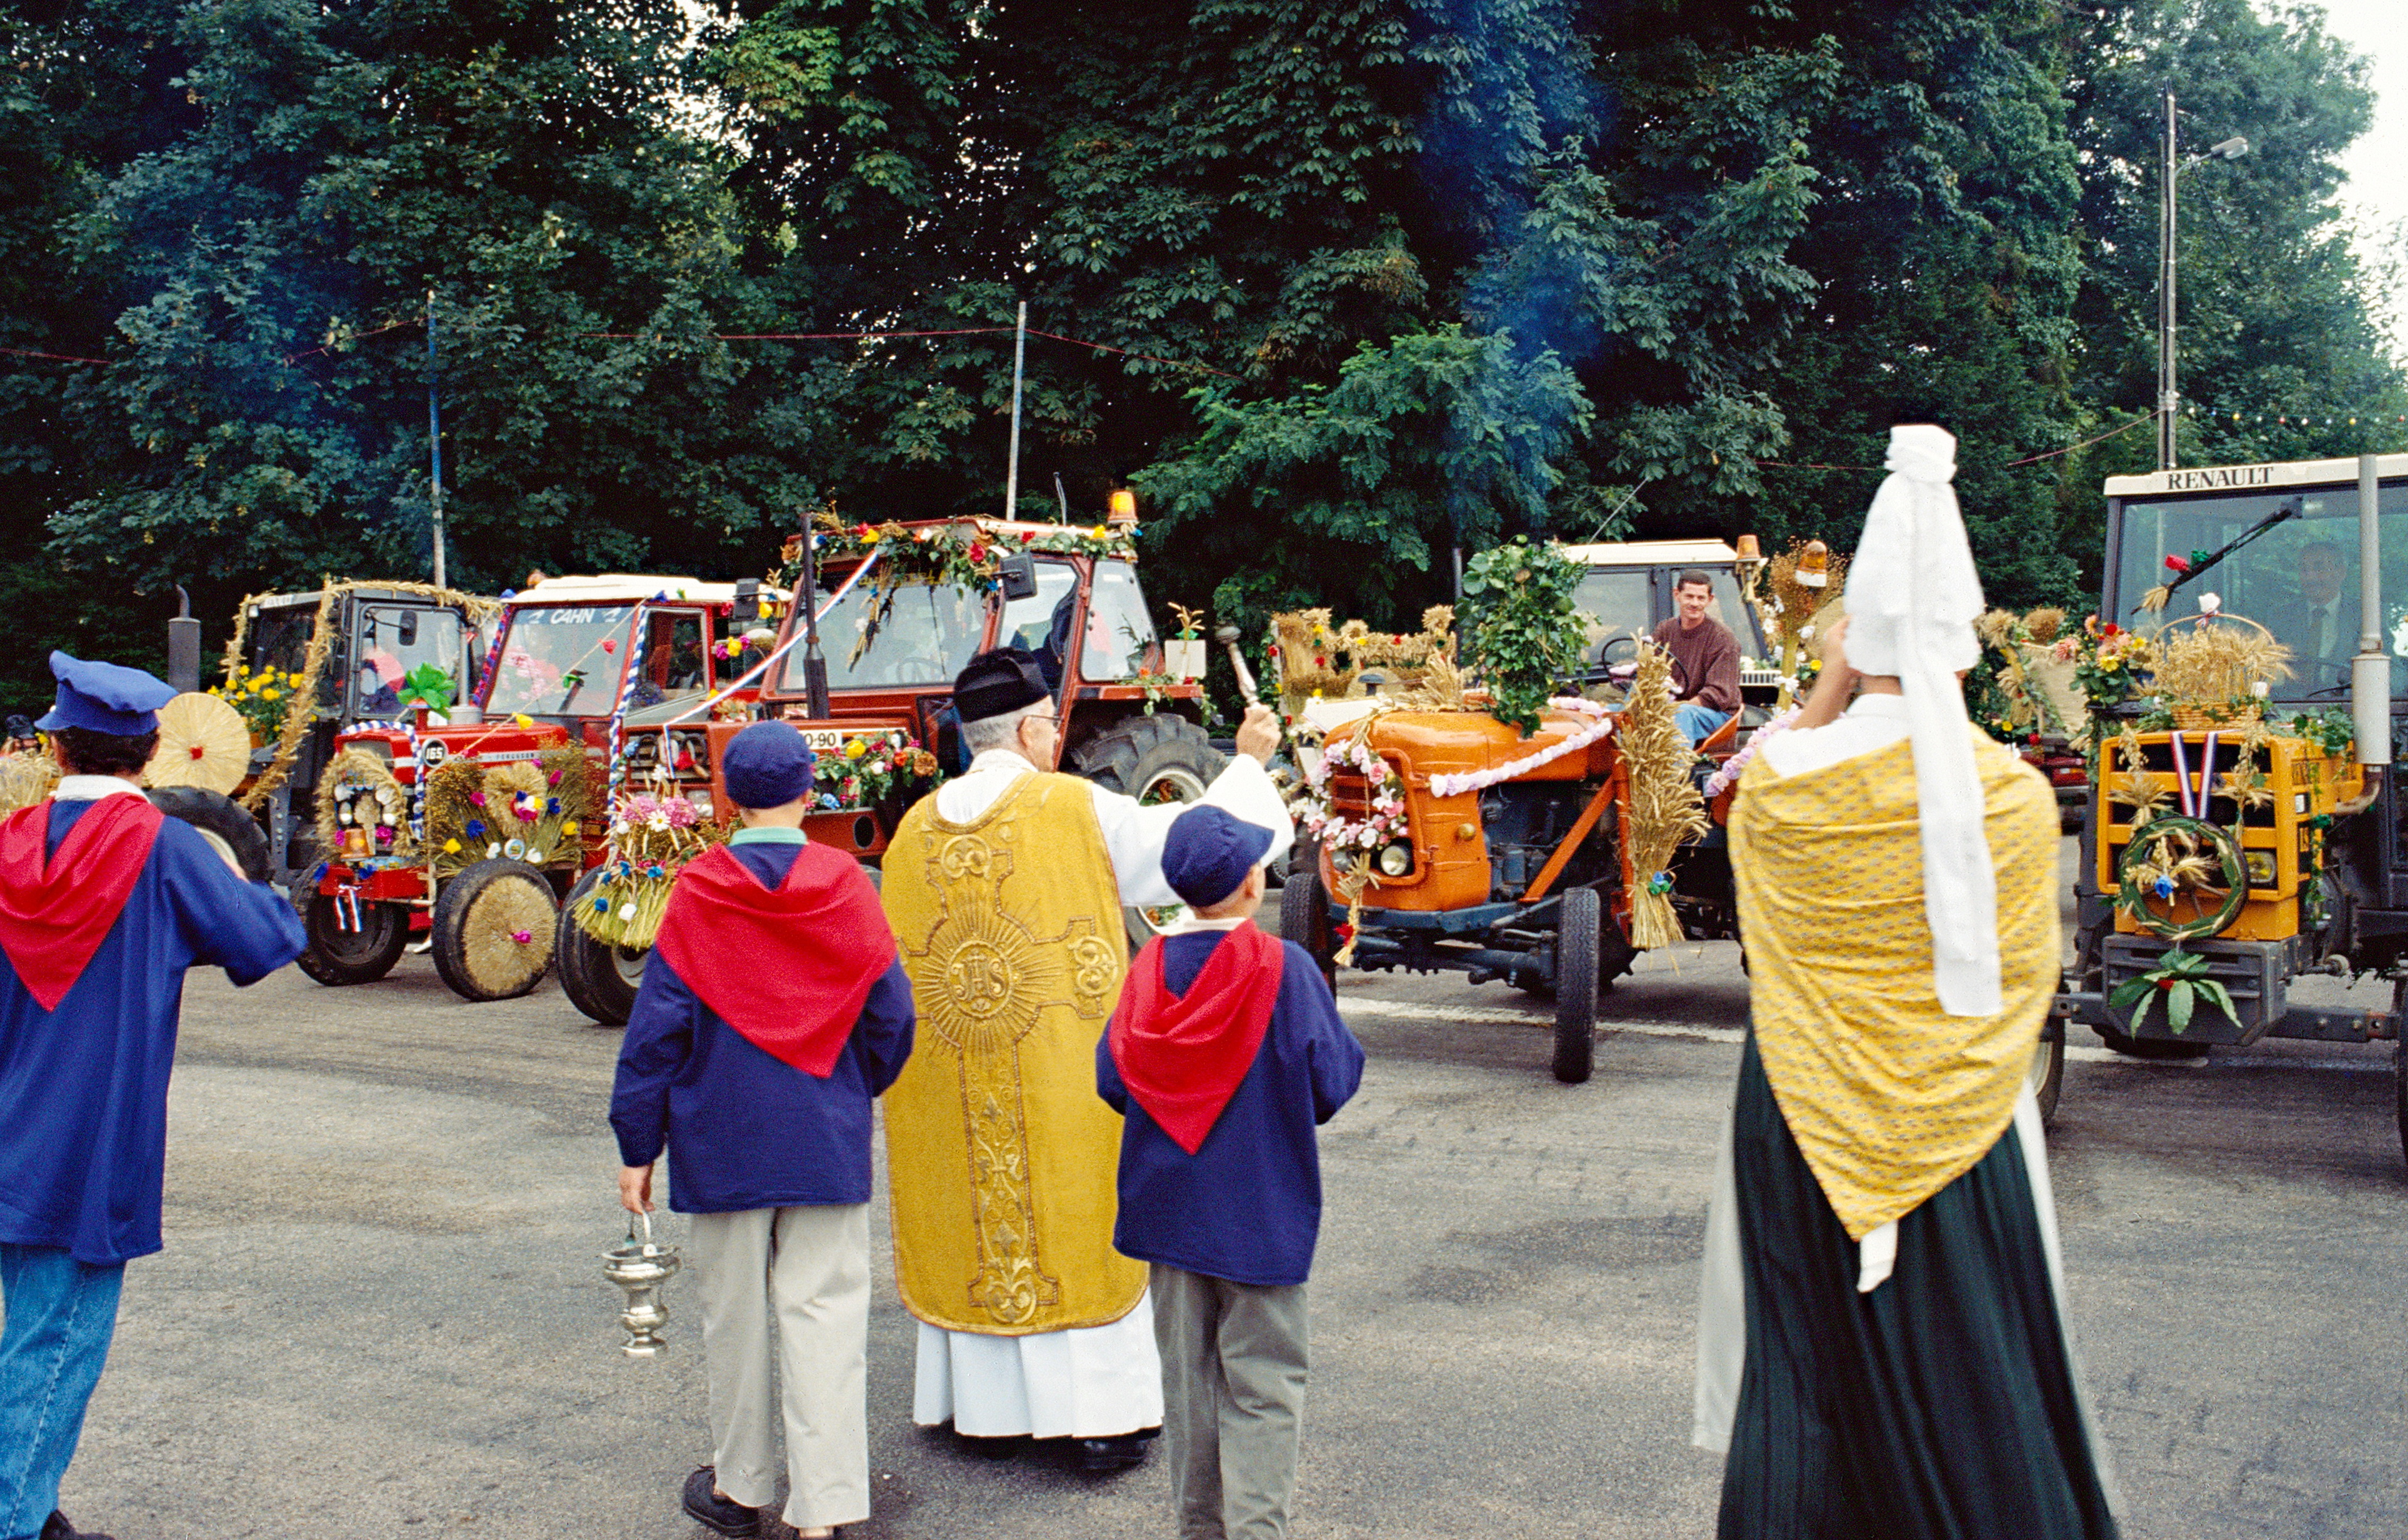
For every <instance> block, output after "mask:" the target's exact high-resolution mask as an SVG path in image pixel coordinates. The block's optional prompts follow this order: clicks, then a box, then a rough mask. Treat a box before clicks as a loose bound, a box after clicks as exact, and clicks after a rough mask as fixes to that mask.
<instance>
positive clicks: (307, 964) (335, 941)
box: [294, 893, 409, 988]
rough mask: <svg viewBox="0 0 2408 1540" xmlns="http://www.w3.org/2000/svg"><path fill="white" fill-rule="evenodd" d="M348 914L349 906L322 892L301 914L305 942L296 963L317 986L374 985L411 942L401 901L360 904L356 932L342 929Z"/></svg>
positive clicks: (348, 916)
mask: <svg viewBox="0 0 2408 1540" xmlns="http://www.w3.org/2000/svg"><path fill="white" fill-rule="evenodd" d="M350 918H351V910H350V908H349V906H343V907H339V908H338V907H337V905H336V902H335V900H333V899H331V898H328V897H326V896H325V895H324V894H322V893H316V894H312V895H310V898H309V906H308V908H306V909H304V910H303V911H302V912H301V928H302V930H303V931H304V932H306V933H307V934H308V937H309V944H308V946H307V947H304V948H301V955H300V956H299V957H297V958H294V962H296V963H298V964H299V965H300V969H301V971H302V972H303V973H305V974H308V976H309V977H312V978H314V979H316V980H317V981H318V982H319V983H321V984H325V985H329V986H334V987H337V988H338V987H340V986H342V985H345V984H373V983H375V982H376V981H377V980H378V979H380V978H382V977H384V976H385V975H387V974H389V973H391V972H393V965H394V963H396V962H400V961H401V951H402V948H405V947H407V946H409V909H408V908H406V907H404V906H403V905H399V904H376V903H363V904H361V905H359V929H358V930H355V931H351V930H345V929H344V928H343V926H344V922H345V921H346V920H349V919H350Z"/></svg>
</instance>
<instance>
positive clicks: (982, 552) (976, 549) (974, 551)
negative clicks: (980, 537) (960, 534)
mask: <svg viewBox="0 0 2408 1540" xmlns="http://www.w3.org/2000/svg"><path fill="white" fill-rule="evenodd" d="M970 560H971V561H973V562H983V561H985V560H986V548H985V547H984V546H982V545H980V544H979V543H978V542H977V541H975V540H973V541H971V542H970Z"/></svg>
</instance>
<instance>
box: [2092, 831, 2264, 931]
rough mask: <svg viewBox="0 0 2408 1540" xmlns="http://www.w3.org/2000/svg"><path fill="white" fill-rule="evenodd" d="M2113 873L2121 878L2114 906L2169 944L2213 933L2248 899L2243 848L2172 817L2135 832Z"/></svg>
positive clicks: (2220, 834)
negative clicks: (2162, 937)
mask: <svg viewBox="0 0 2408 1540" xmlns="http://www.w3.org/2000/svg"><path fill="white" fill-rule="evenodd" d="M2116 875H2117V876H2118V877H2120V878H2121V879H2122V880H2121V882H2120V884H2119V885H2118V888H2117V891H2116V895H2115V906H2116V907H2117V908H2119V909H2122V910H2123V911H2124V912H2125V913H2126V914H2128V915H2130V916H2131V917H2132V920H2133V921H2134V922H2135V923H2136V924H2138V925H2139V926H2140V927H2141V928H2142V929H2143V930H2144V931H2147V932H2149V933H2150V934H2153V935H2161V936H2164V937H2165V938H2166V939H2167V940H2169V941H2195V940H2198V939H2199V938H2200V937H2202V936H2210V935H2214V934H2216V933H2217V932H2218V931H2221V930H2223V929H2224V927H2226V926H2227V925H2229V924H2231V923H2232V917H2233V916H2235V915H2237V914H2239V913H2240V912H2241V905H2242V903H2243V900H2245V899H2246V898H2247V897H2248V896H2249V882H2248V877H2247V869H2246V868H2245V867H2244V866H2243V863H2242V860H2241V844H2240V842H2239V841H2238V840H2236V839H2234V838H2233V837H2232V833H2231V831H2230V830H2229V829H2225V828H2223V827H2221V826H2219V825H2216V824H2213V823H2209V822H2206V821H2204V820H2200V819H2194V818H2184V817H2181V816H2179V815H2177V814H2172V813H2160V814H2158V815H2157V817H2155V818H2153V819H2151V820H2149V821H2148V822H2147V823H2146V824H2144V825H2143V826H2142V827H2141V828H2139V829H2137V830H2135V831H2134V832H2133V834H2132V843H2131V844H2130V845H2129V846H2128V847H2127V848H2125V851H2124V859H2123V861H2122V863H2120V864H2119V865H2118V866H2117V868H2116Z"/></svg>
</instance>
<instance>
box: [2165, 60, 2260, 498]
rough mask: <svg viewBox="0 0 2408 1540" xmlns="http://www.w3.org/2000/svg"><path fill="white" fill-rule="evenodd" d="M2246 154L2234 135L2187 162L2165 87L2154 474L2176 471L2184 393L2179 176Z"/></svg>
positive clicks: (2241, 141) (2245, 147)
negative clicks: (2179, 337)
mask: <svg viewBox="0 0 2408 1540" xmlns="http://www.w3.org/2000/svg"><path fill="white" fill-rule="evenodd" d="M2248 153H2249V141H2248V140H2247V139H2246V138H2243V136H2242V135H2238V134H2236V135H2233V136H2232V137H2231V138H2229V139H2226V140H2223V141H2222V142H2220V143H2218V144H2214V145H2211V146H2209V147H2208V149H2207V150H2206V152H2205V153H2204V154H2199V155H2191V156H2187V157H2186V156H2185V155H2184V154H2183V153H2182V145H2181V140H2180V130H2179V126H2178V122H2177V114H2176V113H2175V111H2174V88H2173V87H2171V86H2168V87H2166V143H2165V188H2164V192H2162V193H2161V194H2160V196H2159V198H2158V200H2157V469H2159V470H2161V471H2170V470H2172V469H2173V468H2174V459H2175V453H2174V422H2175V419H2176V417H2177V416H2178V415H2179V414H2180V412H2181V410H2182V392H2180V391H2179V390H2177V389H2175V386H2174V338H2175V335H2176V327H2175V324H2174V298H2175V292H2176V289H2177V285H2176V283H2175V278H2176V269H2177V266H2178V259H2177V257H2176V255H2175V251H2176V248H2177V247H2178V246H2179V245H2180V244H2181V243H2180V241H2179V239H2178V238H2177V237H2179V236H2180V235H2181V234H2182V219H2181V214H2182V206H2181V203H2180V201H2179V198H2178V194H2179V192H2180V191H2181V182H2182V174H2183V173H2184V172H2186V171H2188V170H2189V169H2190V168H2191V167H2192V166H2195V165H2197V164H2199V163H2200V162H2201V161H2205V160H2213V159H2215V158H2217V157H2219V156H2220V157H2222V158H2223V159H2225V160H2228V161H2237V160H2239V159H2240V158H2241V157H2242V156H2243V155H2246V154H2248Z"/></svg>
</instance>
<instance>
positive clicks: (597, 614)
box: [485, 605, 636, 717]
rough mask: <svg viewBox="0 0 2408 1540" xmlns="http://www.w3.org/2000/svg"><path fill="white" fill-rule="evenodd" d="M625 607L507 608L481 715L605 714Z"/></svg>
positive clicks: (631, 609)
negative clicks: (505, 627)
mask: <svg viewBox="0 0 2408 1540" xmlns="http://www.w3.org/2000/svg"><path fill="white" fill-rule="evenodd" d="M635 613H636V609H635V606H633V605H595V606H579V607H570V606H561V607H559V608H546V609H521V610H514V611H512V612H511V614H510V616H509V621H508V624H509V633H508V634H507V635H505V636H504V637H503V638H502V659H501V662H500V663H499V664H497V665H496V666H495V669H494V679H493V688H492V690H491V691H490V692H488V694H487V695H486V698H485V710H486V712H487V713H488V714H489V715H494V716H499V715H501V714H503V713H505V712H514V711H523V712H526V713H528V714H529V715H532V716H545V717H564V716H577V717H606V716H609V714H610V707H611V705H612V703H613V702H614V701H615V700H616V699H617V697H618V693H619V681H620V679H621V677H623V676H624V674H625V673H626V668H627V642H628V626H627V622H628V620H630V619H631V618H632V617H633V616H634V615H635Z"/></svg>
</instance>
